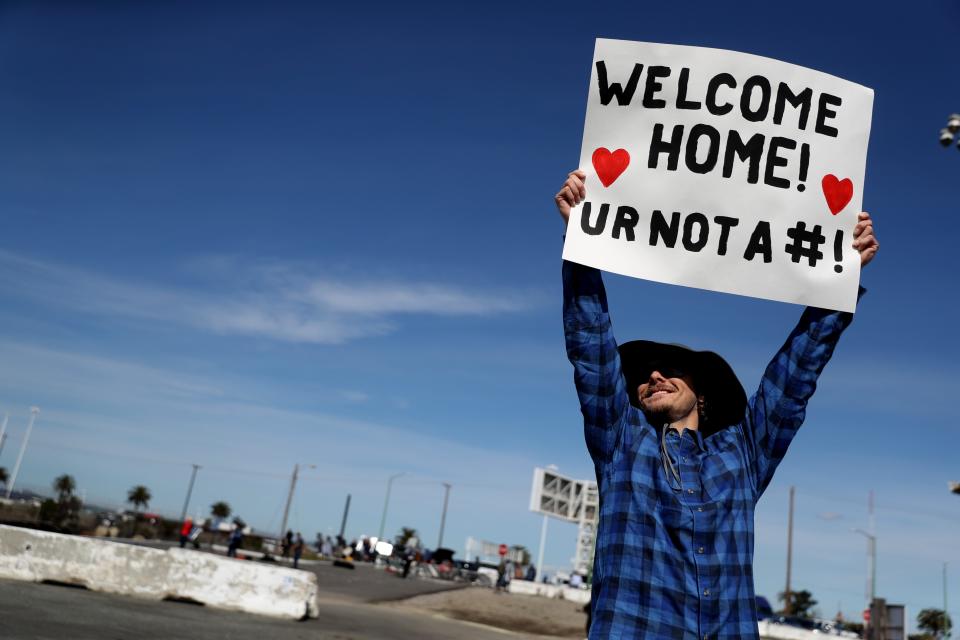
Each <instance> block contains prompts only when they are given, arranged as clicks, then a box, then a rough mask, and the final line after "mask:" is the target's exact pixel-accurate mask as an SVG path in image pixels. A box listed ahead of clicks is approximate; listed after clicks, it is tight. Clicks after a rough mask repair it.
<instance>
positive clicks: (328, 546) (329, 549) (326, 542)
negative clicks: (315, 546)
mask: <svg viewBox="0 0 960 640" xmlns="http://www.w3.org/2000/svg"><path fill="white" fill-rule="evenodd" d="M323 557H324V558H332V557H333V538H331V537H330V536H327V537H326V538H324V539H323Z"/></svg>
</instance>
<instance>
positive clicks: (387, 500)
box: [377, 471, 406, 542]
mask: <svg viewBox="0 0 960 640" xmlns="http://www.w3.org/2000/svg"><path fill="white" fill-rule="evenodd" d="M405 474H406V471H401V472H400V473H395V474H393V475H392V476H390V477H389V478H388V479H387V497H386V498H385V499H384V501H383V515H382V516H380V533H379V534H377V542H379V541H381V540H383V529H384V527H385V526H386V524H387V505H389V504H390V487H391V486H393V481H394V480H396V479H397V478H399V477H400V476H402V475H405Z"/></svg>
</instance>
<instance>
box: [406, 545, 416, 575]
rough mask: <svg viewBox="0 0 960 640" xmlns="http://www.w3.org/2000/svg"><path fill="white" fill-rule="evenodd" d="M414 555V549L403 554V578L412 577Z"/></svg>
mask: <svg viewBox="0 0 960 640" xmlns="http://www.w3.org/2000/svg"><path fill="white" fill-rule="evenodd" d="M413 558H414V553H413V549H407V550H406V552H405V553H404V554H403V577H404V578H406V577H407V576H409V575H410V567H411V566H413Z"/></svg>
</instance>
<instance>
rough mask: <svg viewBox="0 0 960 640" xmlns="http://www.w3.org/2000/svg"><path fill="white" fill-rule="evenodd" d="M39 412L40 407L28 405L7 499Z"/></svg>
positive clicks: (11, 490)
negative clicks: (24, 431)
mask: <svg viewBox="0 0 960 640" xmlns="http://www.w3.org/2000/svg"><path fill="white" fill-rule="evenodd" d="M38 413H40V407H30V423H29V424H28V425H27V434H26V435H25V436H23V444H21V445H20V455H18V456H17V464H16V465H14V467H13V476H12V477H11V478H10V484H8V485H7V500H9V499H10V496H11V494H13V485H14V484H16V482H17V474H18V473H20V463H21V462H23V454H24V453H26V451H27V443H28V442H30V432H31V431H33V423H34V421H35V420H36V419H37V414H38Z"/></svg>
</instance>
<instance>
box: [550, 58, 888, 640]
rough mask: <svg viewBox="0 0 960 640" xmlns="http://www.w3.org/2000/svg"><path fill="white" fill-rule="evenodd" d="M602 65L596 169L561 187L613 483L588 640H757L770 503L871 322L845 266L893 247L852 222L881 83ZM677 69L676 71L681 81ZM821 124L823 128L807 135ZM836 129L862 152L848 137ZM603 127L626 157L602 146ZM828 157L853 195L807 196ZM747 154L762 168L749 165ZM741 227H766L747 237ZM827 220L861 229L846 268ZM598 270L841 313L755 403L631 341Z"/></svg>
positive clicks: (606, 482)
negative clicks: (837, 360)
mask: <svg viewBox="0 0 960 640" xmlns="http://www.w3.org/2000/svg"><path fill="white" fill-rule="evenodd" d="M594 63H595V65H594V73H593V78H592V81H591V93H590V100H589V102H588V109H587V124H586V126H585V130H584V146H583V152H582V154H581V162H582V165H581V166H582V167H584V168H585V169H588V171H589V173H588V171H584V170H578V171H575V172H573V173H571V174H570V175H569V177H568V178H567V180H566V182H565V183H564V185H563V187H562V189H561V190H560V192H559V193H558V194H557V196H556V198H555V201H556V204H557V207H558V209H559V211H560V214H561V216H562V217H563V218H564V220H565V221H568V220H570V219H573V220H574V223H573V224H569V225H568V229H567V236H566V244H565V247H564V258H566V259H565V261H564V263H563V286H564V329H565V333H566V341H567V353H568V356H569V357H570V360H571V362H572V363H573V365H574V370H575V381H576V385H577V393H578V395H579V398H580V404H581V410H582V413H583V416H584V430H585V435H586V441H587V448H588V449H589V451H590V455H591V457H592V458H593V461H594V465H595V468H596V473H597V483H598V486H599V489H600V524H599V530H598V536H597V547H596V556H595V563H594V586H593V603H592V606H593V611H592V614H593V615H592V624H591V628H590V638H605V639H606V638H677V639H687V638H690V639H694V638H696V639H703V640H714V639H718V640H719V639H732V638H756V637H757V635H758V632H757V613H756V604H755V598H754V590H753V527H754V523H753V513H754V507H755V505H756V502H757V500H758V499H759V497H760V495H761V494H762V493H763V491H764V490H765V489H766V487H767V485H768V484H769V483H770V480H771V479H772V477H773V473H774V471H775V470H776V468H777V465H778V464H779V462H780V460H781V459H782V458H783V456H784V455H785V453H786V450H787V447H788V445H789V444H790V441H791V440H792V439H793V437H794V435H795V434H796V433H797V430H798V429H799V427H800V425H801V423H802V422H803V419H804V416H805V411H806V404H807V401H808V400H809V398H810V396H811V395H812V394H813V391H814V389H815V387H816V381H817V378H818V377H819V375H820V372H821V371H822V370H823V367H824V366H825V365H826V363H827V361H828V360H829V359H830V356H831V354H832V353H833V350H834V347H835V346H836V344H837V340H838V339H839V337H840V334H841V333H842V331H843V330H844V329H845V328H846V327H847V325H848V324H849V323H850V321H851V320H852V318H853V316H852V313H850V312H851V311H852V310H853V307H854V306H855V299H856V295H857V294H856V291H855V290H854V292H853V296H854V297H853V299H848V293H849V292H848V288H849V282H850V279H849V277H845V276H844V275H843V272H844V271H846V272H847V276H849V275H850V274H851V273H852V274H853V275H854V279H853V280H852V282H853V285H854V287H856V286H857V284H858V280H859V278H857V277H856V274H858V273H859V268H860V267H861V266H864V265H866V264H867V263H868V262H870V260H872V258H873V256H874V255H875V254H876V252H877V250H878V248H879V245H878V243H877V241H876V238H875V237H874V234H873V226H872V222H871V220H870V217H869V215H867V214H866V213H860V214H858V215H857V216H855V217H854V216H850V217H849V219H848V218H847V217H844V218H843V219H842V220H840V221H836V220H835V218H836V216H837V214H838V213H841V212H843V211H845V210H846V209H848V207H849V205H850V204H854V205H855V206H856V207H857V208H859V205H860V201H861V196H860V194H859V192H860V188H859V185H862V176H863V165H864V164H865V154H866V139H865V134H864V128H863V126H864V125H863V119H864V117H865V120H866V125H865V126H866V131H867V132H868V131H869V111H867V113H866V114H864V113H863V110H862V107H863V105H864V104H865V101H866V102H870V101H869V100H866V98H865V94H864V92H869V90H866V89H864V88H862V87H859V88H858V87H857V86H856V85H852V84H851V83H844V81H841V80H839V79H836V78H832V77H830V76H825V74H818V73H817V72H812V71H809V70H802V69H800V68H799V67H793V65H785V64H783V63H778V62H775V61H769V60H766V59H762V58H757V57H756V56H747V55H745V54H735V53H732V52H718V51H715V50H705V49H696V48H692V47H672V46H668V45H648V44H644V43H627V42H621V41H607V40H598V41H597V51H596V54H595V61H594ZM644 68H646V71H644ZM614 69H616V70H617V73H621V74H623V76H624V77H623V78H622V79H621V80H620V82H615V81H614V80H613V76H612V70H614ZM644 74H646V75H644ZM671 77H676V78H677V82H676V83H674V84H673V85H672V86H671V87H670V88H668V85H667V82H666V79H667V78H671ZM695 78H700V80H699V81H697V80H695ZM847 85H849V86H847ZM721 89H725V90H726V91H725V92H723V91H721ZM738 89H739V95H737V94H736V90H738ZM778 92H779V93H778ZM697 95H699V97H698V98H696V99H695V98H694V96H697ZM778 95H783V96H784V97H783V99H782V105H781V102H780V99H779V98H778V97H777V96H778ZM816 95H819V96H820V97H819V98H817V97H815V96H816ZM825 95H826V96H828V97H827V98H823V96H825ZM869 97H870V99H871V100H872V94H870V96H869ZM635 100H636V101H637V102H634V101H635ZM764 103H766V104H767V106H766V107H764V106H763V105H764ZM631 104H632V106H631ZM667 105H672V107H671V108H669V109H668V107H667ZM694 105H696V106H694ZM737 105H739V106H737ZM771 105H772V106H771ZM778 105H780V106H778ZM787 105H794V106H795V107H796V111H797V113H796V114H795V115H796V123H795V128H796V129H797V130H799V131H800V133H799V134H794V135H796V137H797V138H798V140H790V141H788V142H783V140H782V138H784V136H783V135H782V132H781V131H779V130H778V128H779V127H782V126H784V124H785V123H786V119H785V117H784V112H785V109H786V107H787ZM843 105H852V107H853V109H852V110H853V111H854V113H852V114H850V113H847V111H844V110H843V108H842V106H843ZM781 106H782V107H783V108H781ZM727 107H729V108H727ZM815 107H816V108H817V110H818V113H817V114H813V115H811V110H813V109H814V108H815ZM607 108H612V109H614V110H615V111H614V112H613V114H610V115H608V114H606V113H604V111H605V110H606V109H607ZM700 110H702V111H703V112H704V113H700V114H699V115H696V116H693V117H694V118H698V119H700V120H702V122H691V121H690V118H691V116H690V114H691V113H695V112H699V111H700ZM735 111H739V113H734V112H735ZM848 111H849V110H848ZM820 112H822V113H823V115H822V116H821V115H820ZM778 113H779V114H780V115H779V117H776V114H778ZM770 114H773V115H770ZM830 114H832V115H830ZM768 116H769V118H770V120H769V122H764V121H765V119H767V117H768ZM857 117H859V118H860V123H859V124H857V122H856V120H855V118H857ZM724 119H725V121H726V122H727V124H726V126H727V131H726V133H725V136H726V142H723V137H724V136H723V135H721V134H720V133H719V131H720V128H721V126H722V125H720V120H724ZM821 120H822V121H821ZM811 123H812V124H813V126H812V131H811V134H810V135H811V136H813V137H810V136H808V135H807V133H805V131H806V130H807V129H808V128H810V125H811ZM669 131H672V132H673V133H669V134H668V133H665V132H669ZM843 131H845V132H846V133H841V132H843ZM712 132H718V133H717V135H716V136H714V134H713V133H712ZM824 132H825V133H824ZM771 133H772V134H780V135H771ZM831 133H835V134H836V135H830V134H831ZM818 135H820V136H824V137H827V138H829V139H830V141H829V142H828V143H826V144H824V143H822V142H821V141H819V140H816V139H815V136H818ZM665 136H666V137H665ZM835 137H839V138H841V140H842V141H844V142H846V143H849V144H853V145H856V146H858V149H859V150H860V152H861V153H860V155H857V153H856V152H853V153H849V152H846V151H844V150H842V149H840V148H839V147H837V146H836V145H835V143H834V142H833V139H834V138H835ZM604 138H605V139H609V141H610V142H612V143H613V145H615V146H614V148H616V149H617V150H616V151H613V152H611V151H609V149H608V148H607V147H606V146H601V144H599V140H600V139H604ZM777 138H781V140H779V141H777V140H775V139H777ZM731 140H733V143H731V142H730V141H731ZM791 143H792V145H791ZM617 147H619V148H617ZM628 147H632V148H634V152H633V153H631V152H630V151H629V149H628ZM791 148H792V149H795V150H798V151H799V154H798V155H797V156H796V160H797V162H799V163H800V164H799V166H798V169H797V173H796V174H795V175H794V176H793V178H787V177H785V176H786V175H787V174H786V172H785V171H779V170H780V168H782V167H788V166H789V162H790V161H789V159H788V155H787V154H786V153H785V152H784V150H785V149H791ZM638 149H640V150H642V153H638V151H637V150H638ZM723 149H726V151H724V153H726V154H727V158H728V159H729V162H730V170H729V171H727V170H726V168H725V166H726V164H727V159H725V160H723V161H722V163H721V161H720V156H721V150H723ZM804 149H805V150H804ZM704 154H706V155H704ZM637 157H639V158H640V160H641V161H642V162H640V163H638V164H640V166H638V167H634V161H635V159H636V158H637ZM681 157H682V158H683V160H684V162H683V164H682V165H681V162H680V160H681ZM711 158H714V159H713V161H712V163H713V164H712V165H711ZM738 158H739V159H742V160H743V163H740V161H739V160H738ZM770 158H773V159H772V160H771V159H770ZM820 158H824V159H820ZM822 162H832V163H833V164H835V165H836V166H837V170H838V171H843V172H846V175H848V176H853V179H849V178H845V180H846V184H851V185H856V186H857V188H856V189H855V190H854V193H851V194H850V195H849V196H847V195H846V193H840V194H839V197H838V194H837V193H836V185H834V184H833V182H832V181H831V180H828V179H827V177H826V176H824V178H823V180H822V181H821V182H822V189H821V191H822V193H817V192H816V191H815V190H814V189H812V188H811V189H806V184H805V182H806V181H807V178H808V177H809V176H810V175H813V174H812V172H813V171H820V167H821V166H822V165H821V163H822ZM738 163H740V164H744V163H745V164H746V166H745V167H744V166H741V167H739V168H740V169H741V170H742V171H741V173H739V174H738V173H737V171H734V168H735V166H736V165H737V164H738ZM754 165H756V167H762V166H766V167H767V168H769V169H770V170H769V171H767V170H766V169H765V170H763V171H760V170H759V169H758V170H757V171H754V170H753V168H752V167H753V166H754ZM717 166H719V169H718V170H717V171H716V172H715V173H712V172H713V171H714V169H715V168H716V167H717ZM590 169H592V171H590ZM631 169H635V171H634V172H633V175H632V176H631V175H630V170H631ZM761 175H763V176H764V178H763V179H761ZM830 175H832V174H830ZM834 178H835V176H834ZM741 179H742V182H741ZM780 181H786V185H784V183H783V182H780ZM588 184H589V185H590V191H591V195H590V197H593V198H596V199H595V200H592V201H591V200H589V199H588V193H587V189H586V186H587V185H588ZM612 187H615V188H612ZM667 187H673V188H675V189H680V191H679V192H672V191H671V190H670V189H669V188H667ZM800 187H804V188H802V189H801V188H800ZM842 189H843V190H844V191H845V190H846V187H845V186H844V187H842ZM594 191H596V192H597V194H596V195H592V194H593V193H594ZM811 194H813V195H814V196H816V198H811V197H809V196H810V195H811ZM854 200H855V202H854ZM660 202H665V203H670V204H669V205H665V204H660ZM657 205H659V208H658V207H657ZM668 206H669V207H671V208H668ZM674 207H675V208H687V209H688V212H687V214H686V221H685V222H684V223H683V225H682V226H681V225H680V222H679V221H680V219H681V218H683V217H684V214H683V213H681V212H674V213H673V215H672V216H670V215H664V212H665V211H672V208H674ZM777 207H779V208H777ZM591 209H592V210H593V213H592V214H591ZM821 209H826V212H825V213H824V212H823V211H821ZM834 209H836V211H834ZM643 211H646V214H644V213H641V212H643ZM707 212H709V214H708V213H707ZM818 216H827V217H818ZM830 216H833V217H834V218H830ZM690 220H693V221H694V222H693V223H690V222H689V221H690ZM711 220H712V224H711ZM738 225H741V226H745V227H751V229H750V230H749V232H748V233H747V234H745V235H744V236H742V237H736V236H735V235H734V230H735V229H736V228H737V226H738ZM711 227H714V228H717V229H718V231H717V232H713V231H711ZM604 229H605V230H606V231H604ZM824 229H826V230H827V231H828V233H829V232H830V231H835V234H834V235H835V237H836V238H838V240H837V242H840V241H841V239H842V238H843V237H844V234H845V233H846V234H849V236H847V237H852V238H853V240H852V242H851V243H850V244H848V245H847V246H845V247H841V248H839V249H837V251H836V252H835V255H834V258H835V260H834V264H832V265H830V266H832V267H833V268H832V269H829V271H828V270H824V269H819V270H818V269H817V268H816V266H817V264H818V263H820V264H821V265H822V264H823V263H824V262H825V261H824V260H823V255H822V251H820V250H819V249H818V248H817V247H816V246H815V245H817V244H818V243H819V244H822V243H824V242H825V239H824V240H820V239H819V238H820V237H823V236H824V233H823V231H824ZM648 234H649V235H648ZM711 234H713V235H714V236H715V237H716V238H717V239H716V240H715V241H714V243H712V244H711V243H710V242H709V241H708V239H709V238H710V237H711ZM774 238H776V244H774ZM781 243H783V244H781ZM845 244H846V243H845ZM708 247H709V248H710V250H709V251H707V250H706V249H707V248H708ZM779 247H784V248H783V249H782V250H780V249H779ZM849 248H852V249H854V251H853V252H851V251H849V250H847V251H846V252H844V251H843V249H849ZM775 249H776V250H778V252H781V253H778V255H777V260H776V261H775V260H774V251H775ZM818 252H819V255H818ZM798 253H799V254H800V255H799V256H798V257H797V258H796V259H794V255H796V254H798ZM783 256H786V258H785V259H784V257H783ZM801 258H802V260H801ZM595 267H597V268H603V269H607V270H610V271H617V272H620V273H627V274H629V275H634V276H638V277H644V278H647V279H653V280H659V281H662V282H674V283H677V284H686V285H689V286H699V287H702V288H711V289H715V290H721V291H731V292H736V293H742V294H747V295H758V296H763V297H772V298H774V299H778V300H789V301H792V302H808V301H809V302H811V303H816V301H819V302H820V303H821V304H820V306H823V307H832V308H834V309H839V310H838V311H830V310H827V309H824V308H815V307H810V308H808V309H807V310H806V311H805V312H804V313H803V315H802V317H801V319H800V322H799V324H798V325H797V327H796V328H795V329H794V331H793V332H792V333H791V334H790V336H789V337H788V338H787V341H786V343H785V344H784V346H783V347H782V348H781V349H780V351H779V352H778V353H777V354H776V356H774V359H773V361H772V362H771V363H770V365H769V366H768V367H767V370H766V372H765V374H764V376H763V379H762V380H761V382H760V386H759V389H758V390H757V392H756V394H755V395H754V396H753V397H752V398H750V400H749V401H748V400H747V398H746V394H745V392H744V390H743V387H742V386H741V385H740V382H739V381H738V380H737V377H736V375H735V374H734V373H733V371H732V370H731V368H730V366H729V365H728V364H727V363H726V362H725V361H724V360H723V359H722V358H721V357H720V356H718V355H717V354H715V353H711V352H706V351H700V352H698V351H693V350H691V349H688V348H686V347H682V346H678V345H669V344H660V343H656V342H650V341H645V340H636V341H633V342H628V343H626V344H623V345H621V346H620V347H618V346H617V343H616V341H615V340H614V337H613V333H612V329H611V324H610V316H609V312H608V309H607V300H606V294H605V292H604V288H603V283H602V281H601V278H600V272H599V271H598V270H597V268H595ZM845 267H846V269H844V268H845ZM830 277H835V279H834V280H829V279H828V278H830ZM778 283H779V284H780V285H782V286H778ZM861 291H862V290H861Z"/></svg>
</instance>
